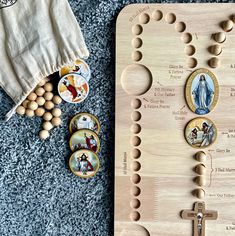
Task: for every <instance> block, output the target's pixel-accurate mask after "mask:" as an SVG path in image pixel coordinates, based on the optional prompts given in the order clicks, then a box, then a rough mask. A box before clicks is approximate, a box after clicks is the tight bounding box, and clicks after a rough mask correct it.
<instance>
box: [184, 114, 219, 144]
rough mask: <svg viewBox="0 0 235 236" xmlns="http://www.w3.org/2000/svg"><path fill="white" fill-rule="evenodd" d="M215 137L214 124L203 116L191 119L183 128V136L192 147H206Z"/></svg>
mask: <svg viewBox="0 0 235 236" xmlns="http://www.w3.org/2000/svg"><path fill="white" fill-rule="evenodd" d="M216 137H217V129H216V126H215V124H214V123H213V122H212V121H211V120H209V119H208V118H205V117H198V118H195V119H193V120H191V121H190V122H189V123H188V124H187V126H186V128H185V138H186V140H187V142H188V143H189V145H190V146H192V147H194V148H206V147H208V146H210V145H211V144H213V143H214V142H215V140H216Z"/></svg>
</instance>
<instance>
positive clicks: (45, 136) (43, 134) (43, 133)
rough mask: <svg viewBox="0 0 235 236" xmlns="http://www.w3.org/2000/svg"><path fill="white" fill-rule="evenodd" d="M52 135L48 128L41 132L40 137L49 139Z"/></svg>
mask: <svg viewBox="0 0 235 236" xmlns="http://www.w3.org/2000/svg"><path fill="white" fill-rule="evenodd" d="M49 136H50V134H49V132H48V130H42V131H40V132H39V137H40V139H47V138H48V137H49Z"/></svg>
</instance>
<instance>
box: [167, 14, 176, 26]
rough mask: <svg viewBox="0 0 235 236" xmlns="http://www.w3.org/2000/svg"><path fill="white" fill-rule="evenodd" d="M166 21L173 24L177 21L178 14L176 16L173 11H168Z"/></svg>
mask: <svg viewBox="0 0 235 236" xmlns="http://www.w3.org/2000/svg"><path fill="white" fill-rule="evenodd" d="M165 21H166V22H167V23H168V24H173V23H175V21H176V16H175V14H173V13H167V14H166V16H165Z"/></svg>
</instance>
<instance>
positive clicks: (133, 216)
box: [130, 211, 140, 221]
mask: <svg viewBox="0 0 235 236" xmlns="http://www.w3.org/2000/svg"><path fill="white" fill-rule="evenodd" d="M130 219H131V220H132V221H138V220H140V213H139V212H138V211H133V212H131V214H130Z"/></svg>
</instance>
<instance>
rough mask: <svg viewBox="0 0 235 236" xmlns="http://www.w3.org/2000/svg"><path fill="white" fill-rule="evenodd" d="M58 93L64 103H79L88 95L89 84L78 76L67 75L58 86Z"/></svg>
mask: <svg viewBox="0 0 235 236" xmlns="http://www.w3.org/2000/svg"><path fill="white" fill-rule="evenodd" d="M58 93H59V95H60V96H61V98H62V99H63V100H64V101H66V102H69V103H81V102H83V101H84V100H85V99H86V98H87V96H88V94H89V84H88V82H87V80H86V79H84V78H83V77H81V76H80V75H78V74H74V73H73V74H67V75H65V76H64V77H62V78H61V80H60V82H59V84H58Z"/></svg>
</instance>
